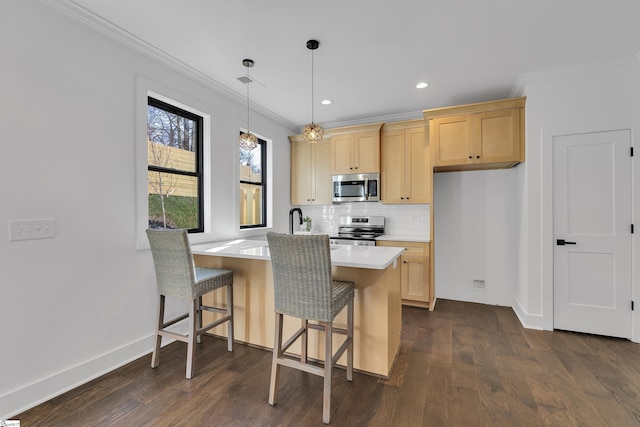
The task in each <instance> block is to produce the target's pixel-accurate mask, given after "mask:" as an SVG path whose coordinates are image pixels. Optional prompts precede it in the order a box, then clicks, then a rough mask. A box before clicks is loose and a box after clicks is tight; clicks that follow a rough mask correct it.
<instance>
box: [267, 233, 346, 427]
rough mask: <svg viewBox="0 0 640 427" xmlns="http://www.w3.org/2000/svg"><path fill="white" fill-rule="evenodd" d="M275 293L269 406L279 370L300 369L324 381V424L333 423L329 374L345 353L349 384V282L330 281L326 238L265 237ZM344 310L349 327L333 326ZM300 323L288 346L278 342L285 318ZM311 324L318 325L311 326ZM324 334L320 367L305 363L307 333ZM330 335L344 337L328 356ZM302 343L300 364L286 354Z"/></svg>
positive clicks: (317, 236)
mask: <svg viewBox="0 0 640 427" xmlns="http://www.w3.org/2000/svg"><path fill="white" fill-rule="evenodd" d="M267 240H268V241H269V252H270V253H271V265H272V269H273V284H274V288H275V289H274V291H275V311H276V322H275V336H274V345H273V361H272V364H271V384H270V387H269V404H270V405H275V404H276V400H277V395H278V381H279V374H280V366H281V365H282V366H288V367H290V368H295V369H300V370H302V371H305V372H309V373H311V374H315V375H319V376H321V377H324V392H323V404H322V421H323V422H324V423H325V424H328V423H329V422H330V419H331V371H332V368H333V365H335V364H336V362H337V361H338V359H339V358H340V356H342V354H343V353H344V352H345V350H346V351H347V380H348V381H351V380H352V379H353V296H354V284H353V282H342V281H336V280H333V278H332V276H331V251H330V248H329V237H328V236H327V235H302V236H295V235H291V234H280V233H273V232H270V233H268V234H267ZM345 306H346V307H347V328H346V329H342V328H335V327H333V320H334V319H335V317H336V316H337V315H338V313H340V312H341V311H342V310H343V309H344V307H345ZM285 314H286V315H287V316H292V317H297V318H300V319H302V325H301V327H300V329H298V331H297V332H296V333H295V334H293V335H292V336H291V337H290V338H289V339H288V340H287V341H286V342H284V343H283V341H282V321H283V317H284V316H283V315H285ZM309 320H313V321H317V322H318V324H312V323H309V322H308V321H309ZM309 328H312V329H319V330H322V331H324V333H325V344H324V348H325V354H324V367H319V366H317V365H312V364H309V363H308V361H307V332H308V329H309ZM333 333H338V334H342V335H346V339H345V341H344V342H343V343H342V345H341V346H340V348H338V350H337V351H336V352H335V354H333V353H332V336H333ZM298 338H301V342H302V350H301V355H300V360H296V359H294V358H292V357H289V356H285V355H284V352H285V351H286V350H287V349H288V348H289V347H290V346H291V344H293V343H294V342H295V341H296V340H297V339H298Z"/></svg>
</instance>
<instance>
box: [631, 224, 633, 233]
mask: <svg viewBox="0 0 640 427" xmlns="http://www.w3.org/2000/svg"><path fill="white" fill-rule="evenodd" d="M631 234H633V224H631Z"/></svg>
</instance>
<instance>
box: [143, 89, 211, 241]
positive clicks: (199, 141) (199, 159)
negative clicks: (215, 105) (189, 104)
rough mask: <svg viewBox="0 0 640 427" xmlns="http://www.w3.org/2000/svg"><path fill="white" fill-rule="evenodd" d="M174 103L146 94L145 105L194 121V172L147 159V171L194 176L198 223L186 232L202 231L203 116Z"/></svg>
mask: <svg viewBox="0 0 640 427" xmlns="http://www.w3.org/2000/svg"><path fill="white" fill-rule="evenodd" d="M175 104H176V103H169V102H165V101H163V100H160V99H158V98H156V97H153V96H151V95H148V96H147V106H152V107H155V108H159V109H162V110H164V111H167V112H169V113H172V114H175V115H178V116H182V117H185V118H187V119H189V120H192V121H194V122H195V123H196V129H197V133H196V141H195V144H196V147H195V153H196V165H195V166H196V170H195V172H191V171H184V170H180V169H174V168H166V167H162V166H155V165H149V164H148V161H147V171H154V172H164V173H168V174H176V175H184V176H191V177H195V178H196V181H197V183H198V194H197V197H198V224H197V225H196V227H195V228H189V229H187V232H188V233H204V231H205V229H204V216H205V215H204V206H205V205H204V200H203V196H204V191H203V184H204V180H203V170H204V153H203V151H204V150H203V133H204V132H203V128H204V126H203V125H204V117H203V115H201V114H196V113H194V112H192V111H188V110H186V109H183V108H180V107H178V106H177V105H175ZM147 216H148V206H147ZM147 224H148V219H147Z"/></svg>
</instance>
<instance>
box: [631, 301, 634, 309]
mask: <svg viewBox="0 0 640 427" xmlns="http://www.w3.org/2000/svg"><path fill="white" fill-rule="evenodd" d="M633 306H634V304H633V301H631V311H633V310H634V308H633Z"/></svg>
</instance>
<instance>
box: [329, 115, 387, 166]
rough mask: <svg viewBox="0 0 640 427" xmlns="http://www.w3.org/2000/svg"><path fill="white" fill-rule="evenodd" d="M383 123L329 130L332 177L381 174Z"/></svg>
mask: <svg viewBox="0 0 640 427" xmlns="http://www.w3.org/2000/svg"><path fill="white" fill-rule="evenodd" d="M381 127H382V123H374V124H370V125H362V126H347V127H343V128H334V129H328V130H327V131H326V132H327V133H329V134H330V135H331V155H330V171H331V175H343V174H351V173H371V172H380V128H381Z"/></svg>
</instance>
